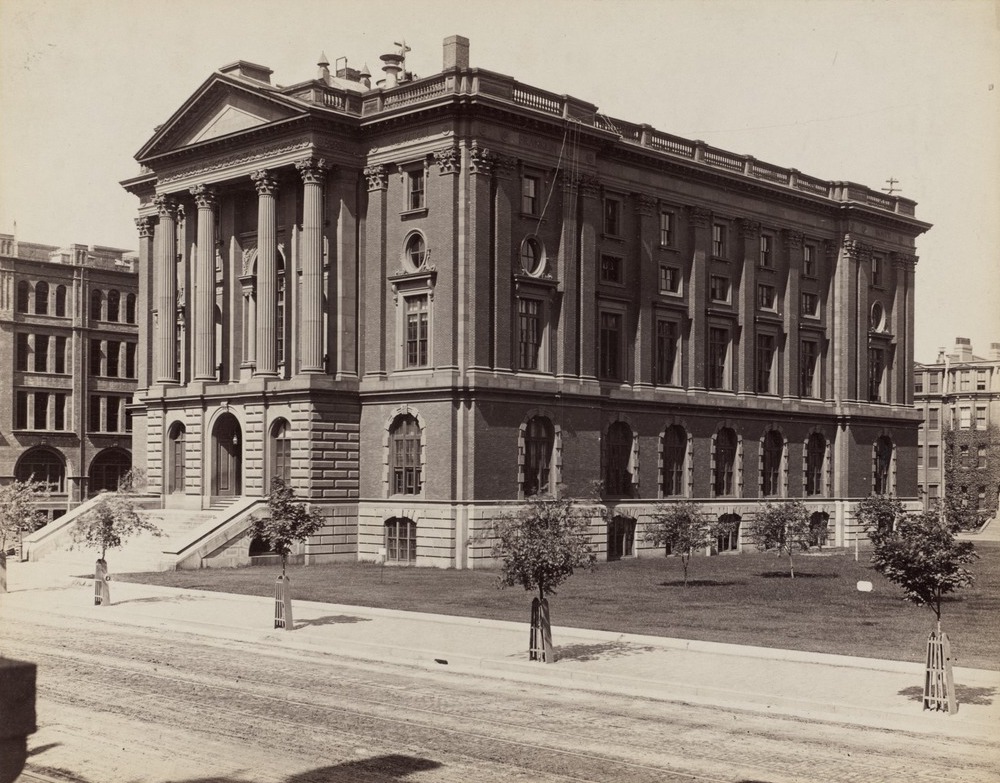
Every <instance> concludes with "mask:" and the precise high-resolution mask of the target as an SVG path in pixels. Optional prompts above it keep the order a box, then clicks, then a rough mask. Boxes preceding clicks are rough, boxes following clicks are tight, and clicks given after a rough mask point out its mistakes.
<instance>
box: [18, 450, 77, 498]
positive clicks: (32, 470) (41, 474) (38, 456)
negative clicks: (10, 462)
mask: <svg viewBox="0 0 1000 783" xmlns="http://www.w3.org/2000/svg"><path fill="white" fill-rule="evenodd" d="M14 478H15V479H17V480H18V481H40V482H41V483H42V484H44V485H45V486H46V488H47V489H48V491H49V492H56V493H62V492H65V491H66V466H65V464H64V463H63V461H62V458H61V457H60V456H59V455H58V454H57V453H56V452H54V451H52V449H45V448H37V449H32V450H31V451H28V452H26V453H25V454H24V455H22V457H21V459H19V460H18V461H17V467H15V468H14Z"/></svg>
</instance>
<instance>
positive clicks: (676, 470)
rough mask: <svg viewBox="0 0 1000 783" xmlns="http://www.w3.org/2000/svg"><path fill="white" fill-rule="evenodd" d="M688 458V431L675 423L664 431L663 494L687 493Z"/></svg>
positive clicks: (666, 495)
mask: <svg viewBox="0 0 1000 783" xmlns="http://www.w3.org/2000/svg"><path fill="white" fill-rule="evenodd" d="M686 458H687V433H686V432H685V431H684V428H683V427H680V426H678V425H676V424H675V425H673V426H672V427H667V430H666V432H664V433H663V496H664V497H678V496H681V495H684V494H685V491H684V490H685V487H684V484H685V482H684V467H685V462H686Z"/></svg>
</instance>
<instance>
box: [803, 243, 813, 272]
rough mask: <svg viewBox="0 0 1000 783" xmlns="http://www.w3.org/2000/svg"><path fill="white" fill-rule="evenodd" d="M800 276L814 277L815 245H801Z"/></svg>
mask: <svg viewBox="0 0 1000 783" xmlns="http://www.w3.org/2000/svg"><path fill="white" fill-rule="evenodd" d="M802 276H803V277H816V247H815V246H814V245H803V247H802Z"/></svg>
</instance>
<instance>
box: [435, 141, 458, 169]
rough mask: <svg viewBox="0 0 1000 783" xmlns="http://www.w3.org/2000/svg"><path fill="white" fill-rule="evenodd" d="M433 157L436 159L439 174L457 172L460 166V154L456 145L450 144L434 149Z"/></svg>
mask: <svg viewBox="0 0 1000 783" xmlns="http://www.w3.org/2000/svg"><path fill="white" fill-rule="evenodd" d="M434 159H435V160H436V161H437V164H438V168H439V169H440V170H441V174H442V175H444V174H458V169H459V167H460V166H461V162H462V156H461V153H460V152H459V150H458V147H456V146H454V145H452V146H450V147H443V148H441V149H439V150H434Z"/></svg>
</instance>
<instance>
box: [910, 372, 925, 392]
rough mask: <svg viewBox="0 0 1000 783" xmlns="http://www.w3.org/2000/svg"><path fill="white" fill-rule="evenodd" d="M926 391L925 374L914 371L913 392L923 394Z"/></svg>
mask: <svg viewBox="0 0 1000 783" xmlns="http://www.w3.org/2000/svg"><path fill="white" fill-rule="evenodd" d="M923 391H924V374H923V373H922V372H918V373H914V375H913V393H914V394H923Z"/></svg>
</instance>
